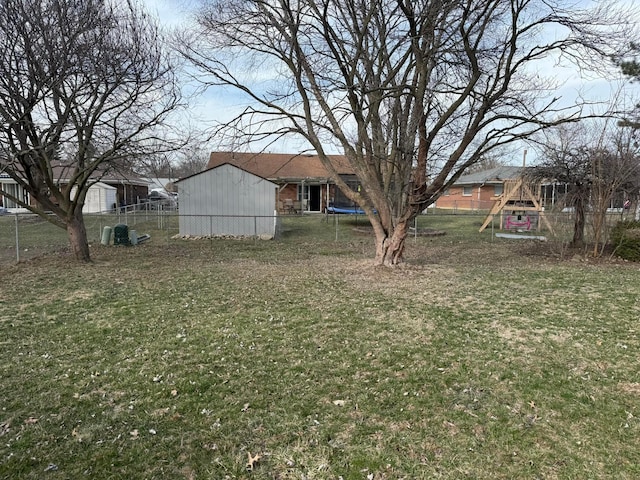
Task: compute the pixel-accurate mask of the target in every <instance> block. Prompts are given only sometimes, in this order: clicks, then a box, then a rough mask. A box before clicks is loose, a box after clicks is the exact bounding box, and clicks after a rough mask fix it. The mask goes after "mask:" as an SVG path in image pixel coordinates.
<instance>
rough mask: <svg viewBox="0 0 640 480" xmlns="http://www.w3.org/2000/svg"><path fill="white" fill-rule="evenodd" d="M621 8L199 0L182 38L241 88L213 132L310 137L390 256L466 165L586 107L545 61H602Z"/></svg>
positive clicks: (205, 63)
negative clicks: (335, 156) (561, 90)
mask: <svg viewBox="0 0 640 480" xmlns="http://www.w3.org/2000/svg"><path fill="white" fill-rule="evenodd" d="M573 5H576V4H575V3H574V4H573ZM628 18H630V17H629V16H625V12H623V11H621V10H619V9H616V8H614V7H612V6H611V5H606V6H605V5H601V6H599V7H597V8H596V9H594V10H584V9H578V8H577V7H565V6H564V4H563V2H557V1H550V2H549V1H542V0H540V1H538V0H507V1H505V0H466V1H463V2H460V1H453V0H418V1H413V0H412V1H408V0H367V1H363V0H305V1H301V0H293V1H292V0H217V1H206V2H204V1H203V2H201V6H200V8H199V10H198V11H197V14H196V20H197V23H198V25H199V27H200V28H199V29H197V28H194V29H193V30H191V32H190V33H191V34H192V35H191V36H188V35H187V38H185V39H184V41H183V42H182V46H181V49H182V53H183V54H184V55H185V56H186V57H187V58H188V59H189V60H190V61H191V62H192V63H193V64H194V65H195V66H196V67H198V68H199V69H201V71H202V72H204V73H205V74H207V75H208V77H207V80H206V82H207V85H209V86H219V85H222V86H232V87H235V88H236V89H238V90H239V91H241V92H243V93H244V94H246V96H247V98H248V100H249V103H250V105H249V106H248V107H247V109H246V110H245V111H244V112H243V113H242V114H240V115H239V116H238V117H237V118H235V119H234V120H233V121H231V122H228V123H226V124H225V125H224V127H225V128H224V130H223V132H224V133H226V134H228V135H230V136H231V137H232V138H233V139H234V140H235V141H238V138H239V137H244V138H247V139H249V140H257V139H264V138H266V137H269V138H274V136H275V137H276V138H277V137H278V136H283V135H289V134H296V135H300V136H302V137H303V138H304V139H306V141H307V142H308V143H309V144H310V145H311V147H312V148H313V149H314V150H315V151H316V152H317V153H318V155H319V156H320V158H321V159H322V161H323V163H324V165H325V166H326V168H327V169H328V170H329V171H330V172H331V174H332V176H333V180H334V181H335V182H336V183H337V184H338V186H339V187H340V188H341V189H342V190H343V192H344V194H345V195H346V196H347V197H349V199H350V200H352V201H353V202H356V203H358V204H359V205H360V206H361V207H362V208H363V210H364V211H365V212H366V214H367V216H368V218H369V220H370V221H371V224H372V226H373V229H374V232H375V239H376V240H375V242H376V263H377V264H384V265H393V264H396V263H399V262H400V261H401V260H402V256H403V251H404V245H405V239H406V237H407V232H408V228H409V226H410V225H411V224H412V220H413V219H414V217H415V216H416V215H417V214H418V213H419V212H421V211H422V210H424V209H425V208H426V207H427V206H428V205H430V204H432V203H433V202H435V201H436V199H437V198H438V197H439V196H440V195H441V194H442V193H443V192H444V191H445V190H446V189H447V188H448V187H449V186H450V185H451V184H452V183H454V182H455V181H456V180H457V178H458V177H459V176H460V175H462V173H463V172H464V171H465V169H466V168H468V167H469V166H471V165H473V164H474V163H476V162H477V161H478V160H479V159H481V158H484V157H486V156H487V155H488V154H489V153H490V152H491V151H492V150H494V149H495V148H497V147H501V146H504V145H508V144H511V143H513V142H515V141H519V140H520V139H522V138H525V137H527V136H529V135H531V134H532V133H534V132H536V131H539V130H540V129H543V128H546V127H548V126H550V125H554V124H561V123H563V122H567V121H572V120H575V119H577V118H578V117H579V116H580V115H581V114H582V113H583V112H582V107H583V106H584V103H582V102H581V104H579V105H571V106H570V107H563V106H562V103H561V102H560V101H559V100H560V99H559V98H557V97H556V96H555V95H556V92H555V87H556V86H557V85H556V83H555V82H554V81H553V78H552V75H553V71H552V70H553V69H552V68H550V66H551V65H553V63H554V62H559V63H562V62H564V61H574V62H577V63H579V64H580V65H581V67H582V68H584V69H589V68H591V67H594V66H596V65H602V59H603V58H609V57H608V56H609V55H610V54H613V53H617V52H618V48H622V45H623V43H624V41H625V40H628V38H630V37H629V36H628V35H627V34H628V31H627V30H628V29H629V27H630V25H629V20H628ZM545 62H546V63H545ZM547 73H548V74H549V75H547ZM332 148H337V149H339V150H341V151H342V152H343V153H344V155H345V156H346V158H347V160H348V161H349V163H350V165H351V167H352V169H353V171H354V172H355V173H356V175H357V177H358V181H359V183H360V184H361V185H362V189H361V190H360V191H353V190H351V189H349V188H348V187H347V185H345V184H344V182H343V181H342V180H341V179H340V177H339V176H338V174H337V169H336V168H335V166H334V165H333V163H332V160H331V157H330V156H329V155H328V153H330V150H331V149H332Z"/></svg>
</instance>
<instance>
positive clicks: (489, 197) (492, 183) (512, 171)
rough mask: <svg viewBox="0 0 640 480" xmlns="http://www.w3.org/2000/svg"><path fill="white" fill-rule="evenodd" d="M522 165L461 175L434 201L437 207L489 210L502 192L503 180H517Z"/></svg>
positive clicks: (520, 173) (521, 171)
mask: <svg viewBox="0 0 640 480" xmlns="http://www.w3.org/2000/svg"><path fill="white" fill-rule="evenodd" d="M523 171H524V170H523V168H522V167H513V166H501V167H496V168H491V169H488V170H483V171H481V172H476V173H470V174H468V175H463V176H461V177H460V178H459V179H458V180H457V181H456V182H455V183H454V184H453V185H452V186H451V187H450V188H448V189H447V190H446V191H445V192H444V194H443V195H442V196H441V197H440V198H438V200H437V201H436V207H438V208H451V209H454V210H489V209H491V208H492V207H493V205H494V203H495V202H496V200H497V199H498V198H499V197H500V196H501V195H502V194H503V193H504V186H505V182H507V181H513V180H517V179H518V178H519V177H520V176H521V175H522V173H523Z"/></svg>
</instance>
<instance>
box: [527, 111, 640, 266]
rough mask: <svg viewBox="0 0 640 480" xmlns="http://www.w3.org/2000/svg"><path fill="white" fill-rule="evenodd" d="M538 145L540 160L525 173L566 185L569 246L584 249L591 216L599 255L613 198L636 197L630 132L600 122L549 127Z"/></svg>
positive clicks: (638, 168) (638, 161) (637, 161)
mask: <svg viewBox="0 0 640 480" xmlns="http://www.w3.org/2000/svg"><path fill="white" fill-rule="evenodd" d="M538 142H539V145H540V157H541V158H542V160H541V161H540V162H539V163H538V164H537V165H536V166H535V167H533V168H532V169H531V170H529V172H528V175H529V176H531V177H533V178H535V179H537V180H545V181H551V182H556V183H560V184H565V185H566V186H567V193H566V198H565V199H564V205H565V206H567V207H570V208H571V209H572V211H573V218H574V228H573V239H572V241H571V246H572V247H576V248H581V247H584V246H585V228H586V226H587V218H591V225H592V227H593V255H594V256H599V255H600V254H601V253H602V250H603V247H604V246H605V244H606V237H607V235H606V227H607V222H606V220H607V214H608V211H609V209H610V207H611V206H612V201H613V199H614V197H615V196H616V195H625V196H629V195H634V196H635V194H636V192H637V191H638V188H639V187H640V184H639V183H638V180H639V179H640V157H639V156H638V153H639V152H638V145H637V144H636V142H635V139H634V132H633V130H631V129H624V128H623V129H621V128H619V127H618V126H615V125H614V123H613V121H609V120H604V119H602V120H600V121H591V122H589V123H587V122H580V123H575V124H571V125H562V126H558V127H555V128H552V129H549V130H547V131H545V132H544V135H543V136H542V137H541V138H539V139H538ZM588 214H590V215H588Z"/></svg>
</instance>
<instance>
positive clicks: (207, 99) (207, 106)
mask: <svg viewBox="0 0 640 480" xmlns="http://www.w3.org/2000/svg"><path fill="white" fill-rule="evenodd" d="M196 1H197V0H142V3H143V4H144V5H145V8H147V9H148V11H149V12H151V13H152V14H154V15H156V16H157V17H158V19H159V20H160V23H161V24H162V25H163V26H165V27H166V28H168V29H172V28H179V27H181V26H185V25H186V26H188V25H189V22H190V21H191V20H190V18H189V13H188V12H189V10H190V7H192V6H193V5H194V4H195V2H196ZM629 1H630V2H631V3H630V5H633V4H634V3H633V0H629ZM578 2H579V3H588V2H590V0H578ZM622 3H627V4H629V2H628V1H626V0H623V1H622ZM639 20H640V18H639ZM541 68H542V69H552V71H553V72H554V75H555V76H557V78H558V79H559V80H560V81H561V83H562V86H561V88H560V89H559V90H558V94H559V96H561V97H562V99H563V101H564V102H566V104H567V105H571V104H572V103H574V104H575V101H576V99H577V98H578V97H579V96H580V95H586V96H588V97H589V98H592V99H596V100H598V101H605V102H606V101H607V100H608V99H609V98H610V97H611V96H612V93H613V92H615V91H616V89H617V88H618V83H616V82H610V81H609V80H604V79H597V78H585V76H584V75H583V74H582V72H580V71H579V70H578V69H576V68H566V67H563V68H561V67H558V66H557V65H555V64H554V62H553V61H552V60H549V61H547V62H546V63H545V64H544V65H543V66H542V67H541ZM545 73H546V72H545ZM621 80H622V79H621ZM627 88H630V89H631V91H634V92H636V93H637V94H639V95H638V96H639V97H640V88H639V85H637V84H636V85H632V86H631V87H627ZM244 102H245V100H244V98H243V97H242V96H241V95H240V94H237V93H236V92H234V91H231V90H230V89H224V90H223V89H221V88H217V89H211V88H210V89H209V90H207V91H206V92H204V93H203V94H201V95H199V96H198V97H197V98H194V99H193V101H192V104H191V105H190V108H189V114H190V116H192V119H193V123H195V124H197V125H202V126H207V125H209V126H211V125H214V124H215V123H216V122H219V121H224V120H228V119H231V118H233V117H234V116H235V115H236V114H238V113H239V112H241V111H242V110H243V109H244V108H245V106H246V104H245V103H244ZM212 148H215V146H213V147H212ZM259 148H260V146H259V145H256V146H255V149H254V150H258V149H259ZM304 148H305V144H304V143H302V142H300V141H295V140H291V141H288V142H284V141H279V142H277V143H276V144H274V145H271V146H269V147H267V149H268V150H270V151H273V152H283V153H296V152H299V151H301V150H303V149H304ZM525 149H528V150H529V152H528V158H529V159H533V161H535V152H533V151H531V148H530V147H528V146H527V145H526V144H524V143H523V144H522V145H519V146H518V147H517V148H516V150H518V152H519V153H514V154H513V161H512V162H508V163H514V164H518V162H520V163H521V162H522V153H523V152H524V150H525ZM332 153H339V152H332Z"/></svg>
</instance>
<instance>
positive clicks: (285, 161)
mask: <svg viewBox="0 0 640 480" xmlns="http://www.w3.org/2000/svg"><path fill="white" fill-rule="evenodd" d="M330 158H331V159H332V161H333V162H334V165H336V167H337V170H338V174H340V175H350V174H353V173H354V172H353V169H352V168H351V167H350V165H349V162H348V161H347V159H346V158H345V157H344V156H343V155H330ZM224 163H229V164H231V165H234V166H236V167H238V168H241V169H243V170H246V171H248V172H250V173H253V174H254V175H258V176H259V177H262V178H266V179H269V180H275V179H285V180H304V179H325V180H326V179H328V178H329V177H330V174H329V172H328V170H327V169H326V168H325V167H324V165H323V164H322V162H321V160H320V157H318V155H311V154H300V153H296V154H291V153H238V152H213V153H211V156H210V158H209V163H208V164H207V169H210V168H214V167H217V166H219V165H222V164H224Z"/></svg>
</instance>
